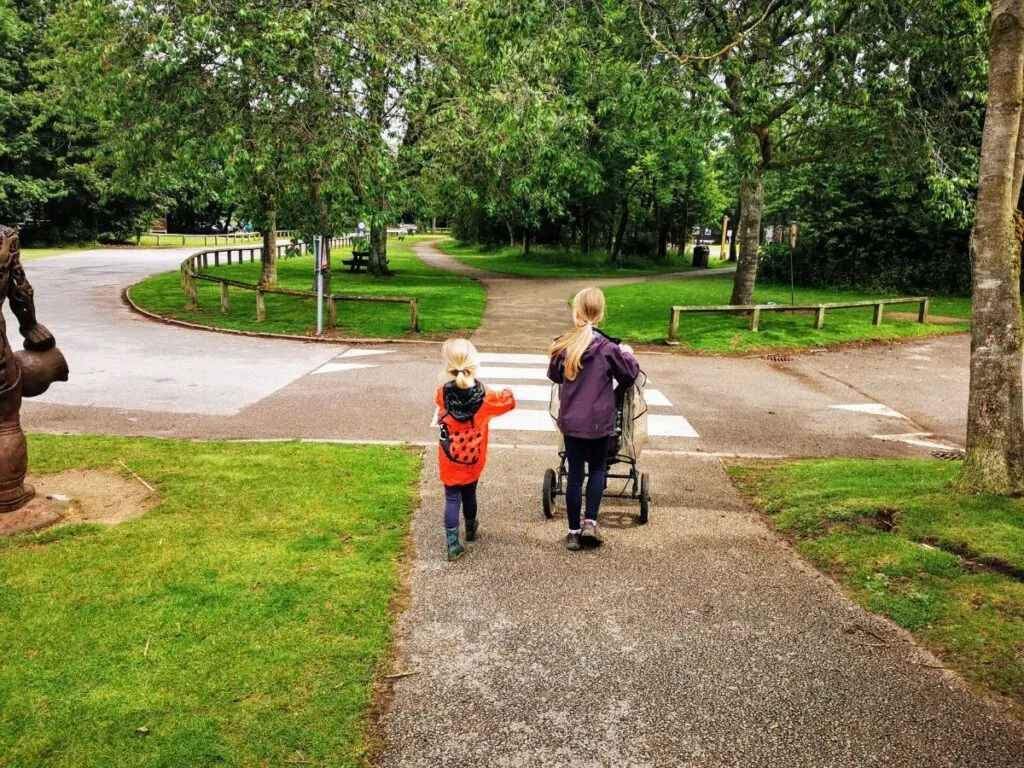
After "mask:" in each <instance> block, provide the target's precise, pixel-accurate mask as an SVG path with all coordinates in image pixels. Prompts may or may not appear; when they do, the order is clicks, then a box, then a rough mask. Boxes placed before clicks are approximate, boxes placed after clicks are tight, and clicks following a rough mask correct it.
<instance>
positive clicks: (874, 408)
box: [829, 403, 906, 419]
mask: <svg viewBox="0 0 1024 768" xmlns="http://www.w3.org/2000/svg"><path fill="white" fill-rule="evenodd" d="M829 408H835V409H837V410H840V411H855V412H857V413H870V414H871V415H872V416H889V417H890V418H893V419H905V418H906V416H904V415H903V414H902V413H900V412H899V411H894V410H893V409H892V408H890V407H889V406H887V405H882V404H881V403H863V404H859V405H830V406H829Z"/></svg>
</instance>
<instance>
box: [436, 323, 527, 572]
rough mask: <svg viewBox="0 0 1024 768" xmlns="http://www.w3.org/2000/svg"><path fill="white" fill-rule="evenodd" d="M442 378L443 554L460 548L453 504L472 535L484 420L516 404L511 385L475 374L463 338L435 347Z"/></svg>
mask: <svg viewBox="0 0 1024 768" xmlns="http://www.w3.org/2000/svg"><path fill="white" fill-rule="evenodd" d="M441 356H442V358H443V359H444V370H443V371H442V375H443V377H444V378H445V380H446V381H445V383H444V384H442V385H441V386H440V387H439V388H438V390H437V398H436V402H437V411H436V412H435V413H434V422H433V424H432V426H436V427H437V428H438V429H439V430H440V432H441V435H440V440H439V442H438V449H437V460H438V466H439V468H440V471H441V482H442V483H443V484H444V492H445V506H444V528H445V537H446V541H447V547H448V559H449V560H456V559H458V558H459V557H461V556H462V553H463V552H464V551H465V549H464V548H463V546H462V542H461V541H460V540H459V508H460V506H461V508H462V515H463V517H465V519H466V541H473V540H474V539H475V538H476V534H477V529H478V527H479V523H478V521H477V504H476V486H477V483H478V482H479V480H480V475H481V474H482V473H483V471H484V465H485V464H486V463H487V439H488V425H489V424H490V421H491V419H493V418H494V417H495V416H500V415H501V414H503V413H507V412H508V411H511V410H512V409H513V408H515V407H516V401H515V398H514V397H513V396H512V391H511V390H508V389H506V390H503V391H501V392H495V391H493V390H491V389H488V388H487V387H485V386H484V385H483V383H482V382H480V381H478V380H477V378H476V374H477V371H478V370H479V369H480V361H479V356H478V355H477V351H476V347H474V346H473V345H472V344H471V343H470V342H469V341H468V340H466V339H448V341H446V342H445V343H444V346H442V347H441Z"/></svg>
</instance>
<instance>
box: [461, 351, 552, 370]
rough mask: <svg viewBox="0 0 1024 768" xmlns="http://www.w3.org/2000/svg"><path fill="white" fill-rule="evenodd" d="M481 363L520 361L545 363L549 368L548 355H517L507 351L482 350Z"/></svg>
mask: <svg viewBox="0 0 1024 768" xmlns="http://www.w3.org/2000/svg"><path fill="white" fill-rule="evenodd" d="M478 359H479V360H480V362H481V363H520V364H522V365H543V366H544V370H547V366H548V356H547V355H517V354H512V353H510V352H509V353H506V352H481V353H480V354H479V355H478Z"/></svg>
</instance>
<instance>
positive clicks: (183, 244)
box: [181, 235, 185, 248]
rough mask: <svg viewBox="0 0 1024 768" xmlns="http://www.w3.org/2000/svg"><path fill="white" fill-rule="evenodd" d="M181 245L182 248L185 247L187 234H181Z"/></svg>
mask: <svg viewBox="0 0 1024 768" xmlns="http://www.w3.org/2000/svg"><path fill="white" fill-rule="evenodd" d="M181 247H182V248H184V247H185V236H184V235H182V236H181Z"/></svg>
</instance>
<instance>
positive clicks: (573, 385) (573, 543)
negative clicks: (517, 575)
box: [548, 288, 640, 551]
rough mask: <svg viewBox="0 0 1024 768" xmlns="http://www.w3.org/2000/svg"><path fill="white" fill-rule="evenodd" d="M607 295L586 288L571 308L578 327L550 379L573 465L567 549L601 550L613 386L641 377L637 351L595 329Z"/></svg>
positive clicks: (559, 351)
mask: <svg viewBox="0 0 1024 768" xmlns="http://www.w3.org/2000/svg"><path fill="white" fill-rule="evenodd" d="M604 309H605V302H604V294H603V293H601V291H600V289H598V288H586V289H584V290H582V291H580V292H579V293H578V294H576V298H575V299H574V300H573V303H572V319H573V328H572V330H570V331H569V332H568V333H565V334H563V335H562V336H559V337H558V338H557V339H556V340H555V343H554V344H552V345H551V350H550V352H549V354H550V357H551V361H550V363H549V365H548V378H549V379H551V381H553V382H555V383H556V384H558V385H559V388H558V396H559V404H558V429H559V431H560V432H561V433H562V435H563V437H564V438H565V453H566V459H567V461H568V463H569V479H568V486H567V488H566V491H565V503H566V507H567V508H568V513H569V515H568V516H569V533H568V534H567V535H566V537H565V547H566V549H569V550H572V551H576V550H579V549H581V548H582V547H583V546H591V547H597V546H600V544H601V537H600V535H599V534H598V532H597V511H598V508H599V507H600V506H601V496H602V495H603V494H604V486H605V475H606V474H607V471H608V439H609V438H610V437H611V436H612V435H613V434H614V433H615V392H614V388H613V384H612V382H613V381H617V382H618V383H619V386H620V387H630V386H632V385H633V382H634V381H636V377H637V376H638V375H639V373H640V366H639V364H638V363H637V361H636V358H634V357H633V350H632V349H630V348H629V347H628V346H626V345H624V344H619V343H618V340H616V339H611V338H609V337H607V336H605V335H604V334H603V333H601V331H599V330H598V329H597V328H596V327H595V326H596V325H597V324H598V323H600V322H601V320H603V319H604ZM584 463H586V465H587V468H588V470H589V479H588V480H587V506H586V518H585V519H584V521H583V527H582V528H581V527H580V508H581V507H582V506H583V475H584V469H583V465H584Z"/></svg>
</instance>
